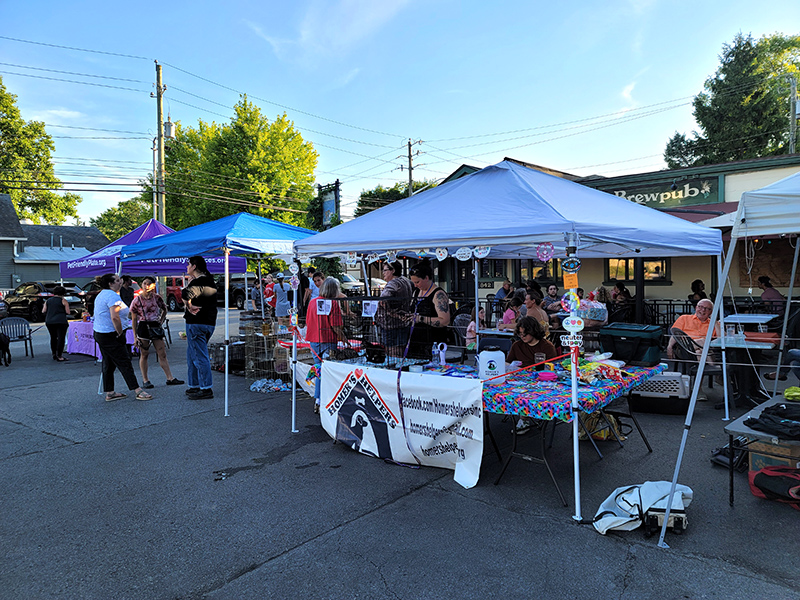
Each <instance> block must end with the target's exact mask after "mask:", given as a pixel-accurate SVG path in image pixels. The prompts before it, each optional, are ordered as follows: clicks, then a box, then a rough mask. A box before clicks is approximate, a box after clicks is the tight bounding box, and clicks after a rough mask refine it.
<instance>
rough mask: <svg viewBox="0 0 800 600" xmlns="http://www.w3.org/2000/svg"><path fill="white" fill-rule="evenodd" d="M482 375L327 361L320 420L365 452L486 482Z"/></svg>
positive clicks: (468, 481)
mask: <svg viewBox="0 0 800 600" xmlns="http://www.w3.org/2000/svg"><path fill="white" fill-rule="evenodd" d="M481 389H482V382H481V380H480V379H461V378H456V377H447V376H443V375H435V374H427V373H406V372H403V374H402V375H401V378H400V390H401V393H402V397H403V406H402V409H401V407H400V403H399V402H398V399H397V371H390V370H388V369H377V368H372V367H366V366H356V365H348V364H343V363H337V362H332V361H325V362H323V363H322V386H321V388H320V392H321V394H320V395H321V407H320V409H321V410H320V421H321V422H322V427H323V428H324V429H325V431H327V432H328V435H330V436H331V437H332V438H333V439H335V440H337V441H339V442H342V443H343V444H345V445H347V446H349V447H351V448H353V449H354V450H358V451H359V452H361V453H362V454H368V455H370V456H376V457H379V458H388V459H391V460H394V461H397V462H400V463H406V464H411V465H415V464H420V465H425V466H431V467H440V468H444V469H453V470H455V475H454V479H455V481H456V482H457V483H459V484H461V485H462V486H464V487H465V488H471V487H473V486H474V485H475V484H476V483H478V475H479V474H480V469H481V458H482V456H483V397H482V393H481Z"/></svg>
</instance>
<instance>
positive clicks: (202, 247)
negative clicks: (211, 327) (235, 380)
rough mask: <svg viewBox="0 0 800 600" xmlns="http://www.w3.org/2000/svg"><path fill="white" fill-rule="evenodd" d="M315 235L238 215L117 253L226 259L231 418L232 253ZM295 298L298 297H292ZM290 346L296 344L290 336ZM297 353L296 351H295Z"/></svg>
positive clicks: (271, 249) (285, 246)
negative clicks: (218, 257) (230, 269)
mask: <svg viewBox="0 0 800 600" xmlns="http://www.w3.org/2000/svg"><path fill="white" fill-rule="evenodd" d="M314 233H315V232H313V231H311V230H308V229H304V228H302V227H296V226H294V225H289V224H287V223H281V222H280V221H273V220H272V219H267V218H265V217H260V216H257V215H253V214H250V213H237V214H234V215H229V216H227V217H223V218H221V219H217V220H216V221H211V222H208V223H203V224H201V225H195V226H194V227H188V228H186V229H182V230H180V231H176V232H174V233H170V234H166V235H163V236H160V237H157V238H154V239H151V240H147V241H144V242H139V243H137V244H132V245H130V246H125V247H123V248H122V250H121V251H120V258H121V260H122V262H123V263H124V262H126V261H135V260H147V259H153V258H175V257H188V256H197V255H203V254H208V255H211V256H224V258H225V271H224V273H225V342H224V346H225V413H224V416H226V417H227V416H230V415H229V411H228V406H229V397H228V396H229V385H228V384H229V373H228V371H229V364H230V362H229V361H230V356H229V350H230V348H229V347H230V315H229V309H230V271H229V267H228V265H229V262H230V255H231V253H236V254H257V255H267V254H270V255H274V254H285V253H288V252H291V251H292V243H293V242H295V241H297V240H298V239H302V238H305V237H308V236H311V235H313V234H314ZM295 296H297V294H295ZM292 341H293V346H296V345H297V340H296V336H292ZM294 352H295V353H296V348H295V349H294ZM295 387H296V377H295V375H294V373H293V374H292V432H293V433H297V427H296V412H297V405H296V390H295Z"/></svg>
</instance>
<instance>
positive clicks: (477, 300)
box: [464, 258, 481, 356]
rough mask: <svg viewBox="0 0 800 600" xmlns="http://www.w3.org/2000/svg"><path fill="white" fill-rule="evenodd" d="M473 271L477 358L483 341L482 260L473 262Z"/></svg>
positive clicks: (477, 259)
mask: <svg viewBox="0 0 800 600" xmlns="http://www.w3.org/2000/svg"><path fill="white" fill-rule="evenodd" d="M472 269H473V270H472V279H473V282H474V283H475V355H476V356H477V354H478V348H479V347H480V341H481V315H480V312H481V306H480V298H479V296H478V273H480V272H481V260H480V259H479V258H476V259H475V260H474V261H473V262H472ZM464 343H466V338H464Z"/></svg>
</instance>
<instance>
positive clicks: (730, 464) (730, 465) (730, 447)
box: [728, 434, 734, 506]
mask: <svg viewBox="0 0 800 600" xmlns="http://www.w3.org/2000/svg"><path fill="white" fill-rule="evenodd" d="M728 452H729V453H730V454H729V460H728V477H729V478H730V479H729V480H728V492H729V494H730V496H729V498H728V502H729V503H730V505H731V506H733V462H734V461H733V457H734V451H733V434H729V435H728Z"/></svg>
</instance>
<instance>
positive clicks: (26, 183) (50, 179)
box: [0, 78, 81, 225]
mask: <svg viewBox="0 0 800 600" xmlns="http://www.w3.org/2000/svg"><path fill="white" fill-rule="evenodd" d="M16 101H17V97H16V96H15V95H14V94H10V93H9V92H8V91H7V90H6V88H5V86H4V85H3V79H2V78H0V193H4V194H9V195H10V196H11V201H12V202H13V203H14V206H15V207H16V209H17V214H18V215H19V217H20V218H28V219H31V220H32V221H33V222H34V223H50V224H53V225H61V224H63V223H64V221H66V219H67V217H77V216H78V212H77V206H78V203H79V202H80V201H81V198H80V196H78V195H77V194H70V193H67V194H63V195H59V194H56V193H55V192H53V191H52V190H51V189H50V188H56V189H58V188H61V187H62V185H61V182H60V181H59V180H58V179H57V178H56V176H55V173H54V171H53V163H52V162H51V160H50V153H51V152H52V151H53V150H54V149H55V146H54V144H53V139H52V138H51V137H50V136H49V135H48V134H47V132H46V131H45V129H44V123H42V122H39V121H28V122H26V121H25V120H24V119H23V118H22V115H21V114H20V111H19V109H18V108H17V104H16Z"/></svg>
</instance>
